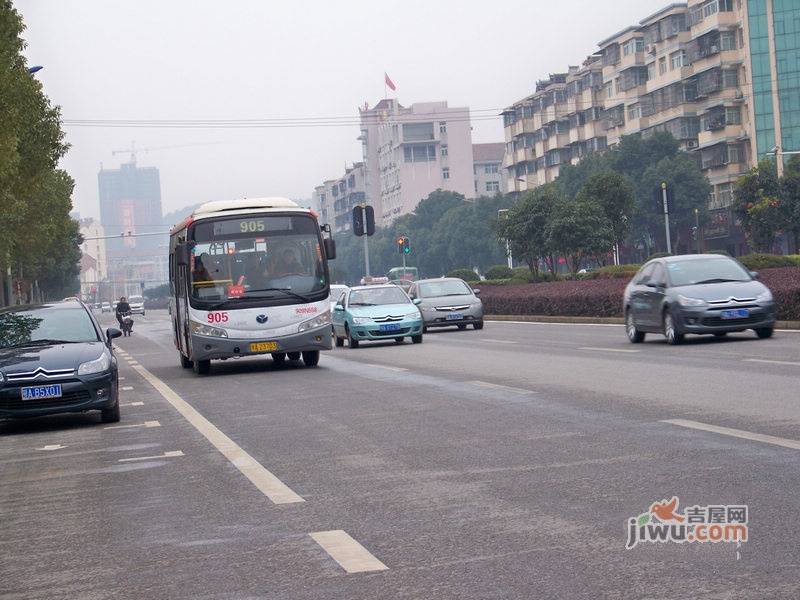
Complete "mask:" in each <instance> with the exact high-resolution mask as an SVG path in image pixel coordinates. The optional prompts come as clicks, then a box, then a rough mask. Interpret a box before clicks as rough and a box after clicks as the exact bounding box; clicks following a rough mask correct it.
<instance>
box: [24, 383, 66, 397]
mask: <svg viewBox="0 0 800 600" xmlns="http://www.w3.org/2000/svg"><path fill="white" fill-rule="evenodd" d="M47 398H61V385H60V384H54V385H37V386H34V387H24V388H22V399H23V400H46V399H47Z"/></svg>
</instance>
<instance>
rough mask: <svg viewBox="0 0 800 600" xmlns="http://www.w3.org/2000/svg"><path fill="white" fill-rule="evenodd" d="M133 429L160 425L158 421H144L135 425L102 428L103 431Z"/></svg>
mask: <svg viewBox="0 0 800 600" xmlns="http://www.w3.org/2000/svg"><path fill="white" fill-rule="evenodd" d="M134 427H146V428H150V427H161V423H159V422H158V421H145V422H144V423H136V424H135V425H111V426H109V427H103V429H133V428H134Z"/></svg>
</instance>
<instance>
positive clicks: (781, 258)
mask: <svg viewBox="0 0 800 600" xmlns="http://www.w3.org/2000/svg"><path fill="white" fill-rule="evenodd" d="M739 262H740V263H742V264H743V265H744V266H745V267H747V268H748V269H750V270H751V271H757V270H758V269H777V268H780V267H800V254H745V255H744V256H740V257H739Z"/></svg>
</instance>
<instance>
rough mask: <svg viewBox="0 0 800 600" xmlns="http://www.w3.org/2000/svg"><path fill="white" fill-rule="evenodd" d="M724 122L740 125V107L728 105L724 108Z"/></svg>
mask: <svg viewBox="0 0 800 600" xmlns="http://www.w3.org/2000/svg"><path fill="white" fill-rule="evenodd" d="M725 123H726V124H727V125H741V123H742V109H741V108H739V107H738V106H729V107H727V108H726V109H725Z"/></svg>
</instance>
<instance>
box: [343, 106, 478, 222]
mask: <svg viewBox="0 0 800 600" xmlns="http://www.w3.org/2000/svg"><path fill="white" fill-rule="evenodd" d="M360 116H361V135H360V136H359V140H360V141H361V144H362V152H363V157H364V162H365V163H366V168H367V180H366V194H367V198H368V201H369V203H370V204H372V205H373V206H374V207H375V216H376V221H379V223H378V224H382V225H386V224H388V223H391V222H392V221H393V220H394V219H396V218H397V217H399V216H401V215H404V214H407V213H410V212H412V211H413V210H414V209H415V208H416V206H417V204H419V202H420V200H422V199H423V198H425V197H426V196H428V195H429V194H430V193H431V192H433V191H435V190H437V189H442V190H451V191H454V192H458V193H460V194H463V195H464V196H466V197H467V198H473V197H474V196H475V191H474V190H475V187H474V179H473V162H472V131H471V127H470V113H469V108H468V107H450V106H448V104H447V102H419V103H414V104H412V105H411V106H408V107H404V106H402V105H401V104H400V103H399V102H398V100H397V99H394V98H386V99H383V100H381V101H380V102H379V103H378V104H377V105H376V106H375V107H374V108H368V107H364V108H363V109H360Z"/></svg>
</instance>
